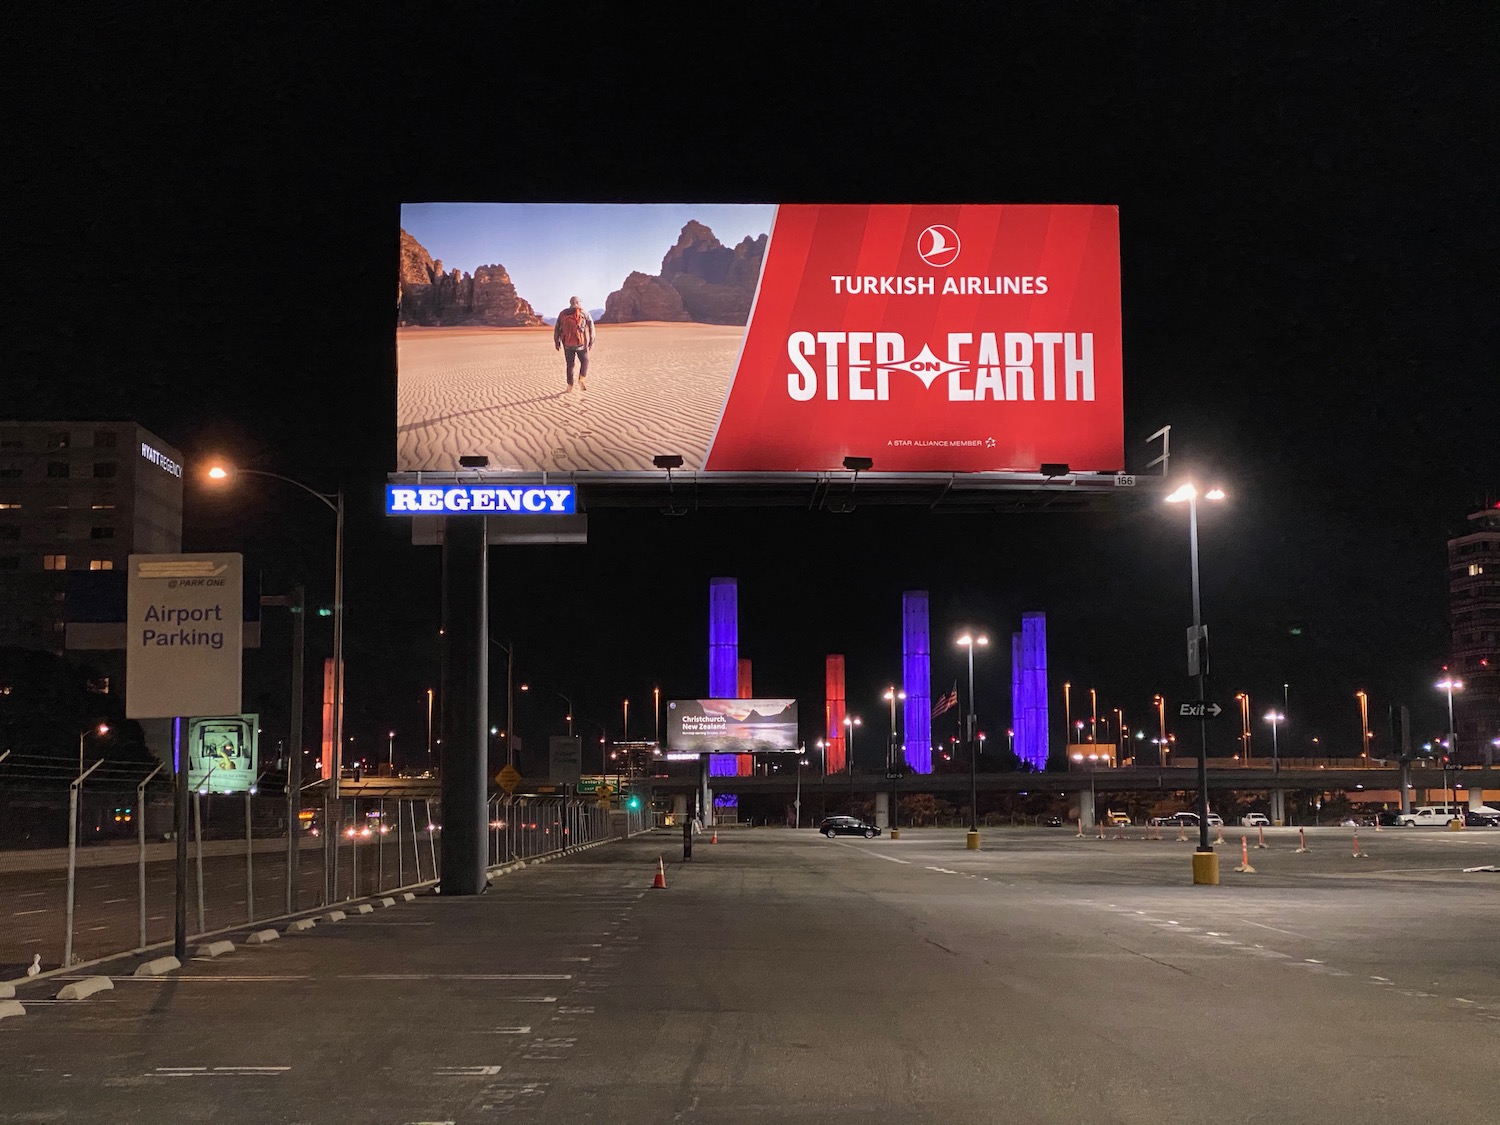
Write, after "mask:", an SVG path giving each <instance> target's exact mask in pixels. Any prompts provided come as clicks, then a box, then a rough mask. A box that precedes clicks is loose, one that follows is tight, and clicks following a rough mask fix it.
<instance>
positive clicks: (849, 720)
mask: <svg viewBox="0 0 1500 1125" xmlns="http://www.w3.org/2000/svg"><path fill="white" fill-rule="evenodd" d="M861 726H864V720H863V719H861V718H860V717H859V716H858V715H845V716H844V733H845V736H846V738H847V741H848V743H849V780H850V781H853V780H854V728H855V727H861ZM851 792H852V791H851Z"/></svg>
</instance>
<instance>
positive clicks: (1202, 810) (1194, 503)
mask: <svg viewBox="0 0 1500 1125" xmlns="http://www.w3.org/2000/svg"><path fill="white" fill-rule="evenodd" d="M1203 498H1204V499H1205V500H1212V501H1220V500H1223V499H1224V490H1223V489H1222V488H1210V489H1209V490H1208V491H1207V492H1205V493H1204V494H1203ZM1183 501H1186V502H1187V506H1188V554H1189V557H1190V559H1191V561H1192V579H1193V636H1194V640H1195V641H1196V643H1197V646H1198V648H1197V662H1196V663H1197V667H1196V668H1195V669H1192V671H1194V672H1196V678H1197V681H1198V699H1199V700H1200V701H1202V700H1207V699H1208V644H1207V634H1206V631H1205V630H1204V628H1203V600H1202V594H1201V590H1200V587H1199V581H1198V489H1197V488H1196V487H1195V486H1194V485H1192V484H1183V485H1180V486H1179V487H1178V488H1177V489H1176V490H1175V491H1174V492H1173V493H1172V494H1171V495H1170V496H1168V497H1167V503H1169V504H1181V503H1182V502H1183ZM1198 734H1199V742H1198V855H1201V856H1205V857H1206V856H1212V855H1214V852H1213V848H1212V847H1210V846H1209V843H1208V716H1207V715H1206V714H1203V715H1200V716H1199V719H1198ZM1195 860H1196V857H1195ZM1199 866H1200V865H1199V863H1197V862H1195V863H1194V882H1198V881H1200V874H1199ZM1201 866H1202V867H1203V868H1204V870H1203V872H1202V875H1201V880H1202V881H1203V882H1208V883H1213V884H1217V883H1218V881H1219V870H1218V857H1217V856H1215V857H1214V859H1213V861H1212V862H1209V861H1207V860H1206V859H1205V860H1204V861H1203V863H1202V865H1201Z"/></svg>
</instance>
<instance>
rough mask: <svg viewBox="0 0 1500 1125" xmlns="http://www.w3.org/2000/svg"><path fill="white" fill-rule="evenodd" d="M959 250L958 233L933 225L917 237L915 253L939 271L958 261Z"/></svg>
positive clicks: (937, 224)
mask: <svg viewBox="0 0 1500 1125" xmlns="http://www.w3.org/2000/svg"><path fill="white" fill-rule="evenodd" d="M961 248H962V246H961V243H960V242H959V239H958V232H957V231H955V230H954V229H953V228H952V227H945V226H943V225H941V224H940V223H934V224H933V225H932V226H930V227H928V228H927V229H926V230H924V231H923V232H922V233H921V234H919V235H917V253H918V254H919V255H920V256H921V258H922V261H924V262H926V263H927V264H928V265H929V266H935V267H937V268H939V269H941V268H943V267H945V266H951V265H952V264H953V263H954V262H956V261H958V252H959V250H960V249H961Z"/></svg>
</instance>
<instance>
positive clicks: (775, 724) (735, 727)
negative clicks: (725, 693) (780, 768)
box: [667, 699, 797, 755]
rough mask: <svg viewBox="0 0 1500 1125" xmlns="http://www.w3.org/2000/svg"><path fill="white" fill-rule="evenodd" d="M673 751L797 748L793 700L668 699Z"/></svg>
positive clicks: (753, 751)
mask: <svg viewBox="0 0 1500 1125" xmlns="http://www.w3.org/2000/svg"><path fill="white" fill-rule="evenodd" d="M667 749H668V751H669V753H670V754H671V755H684V754H686V755H695V754H774V753H780V752H783V751H787V750H796V749H797V701H796V700H795V699H674V700H671V701H669V702H668V703H667Z"/></svg>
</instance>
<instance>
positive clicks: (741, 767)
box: [734, 659, 755, 777]
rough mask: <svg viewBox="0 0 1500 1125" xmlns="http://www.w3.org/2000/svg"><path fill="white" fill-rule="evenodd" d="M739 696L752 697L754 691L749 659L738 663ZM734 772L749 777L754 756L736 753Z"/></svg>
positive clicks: (753, 769) (752, 771)
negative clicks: (751, 688) (751, 684)
mask: <svg viewBox="0 0 1500 1125" xmlns="http://www.w3.org/2000/svg"><path fill="white" fill-rule="evenodd" d="M738 672H739V677H738V685H739V698H741V699H753V698H754V697H755V693H754V692H752V691H751V690H750V661H748V660H744V659H742V660H741V661H740V663H739V668H738ZM734 768H735V773H737V774H738V775H739V776H740V777H749V776H750V775H751V774H752V773H754V772H755V756H754V755H752V754H736V755H735V756H734Z"/></svg>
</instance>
